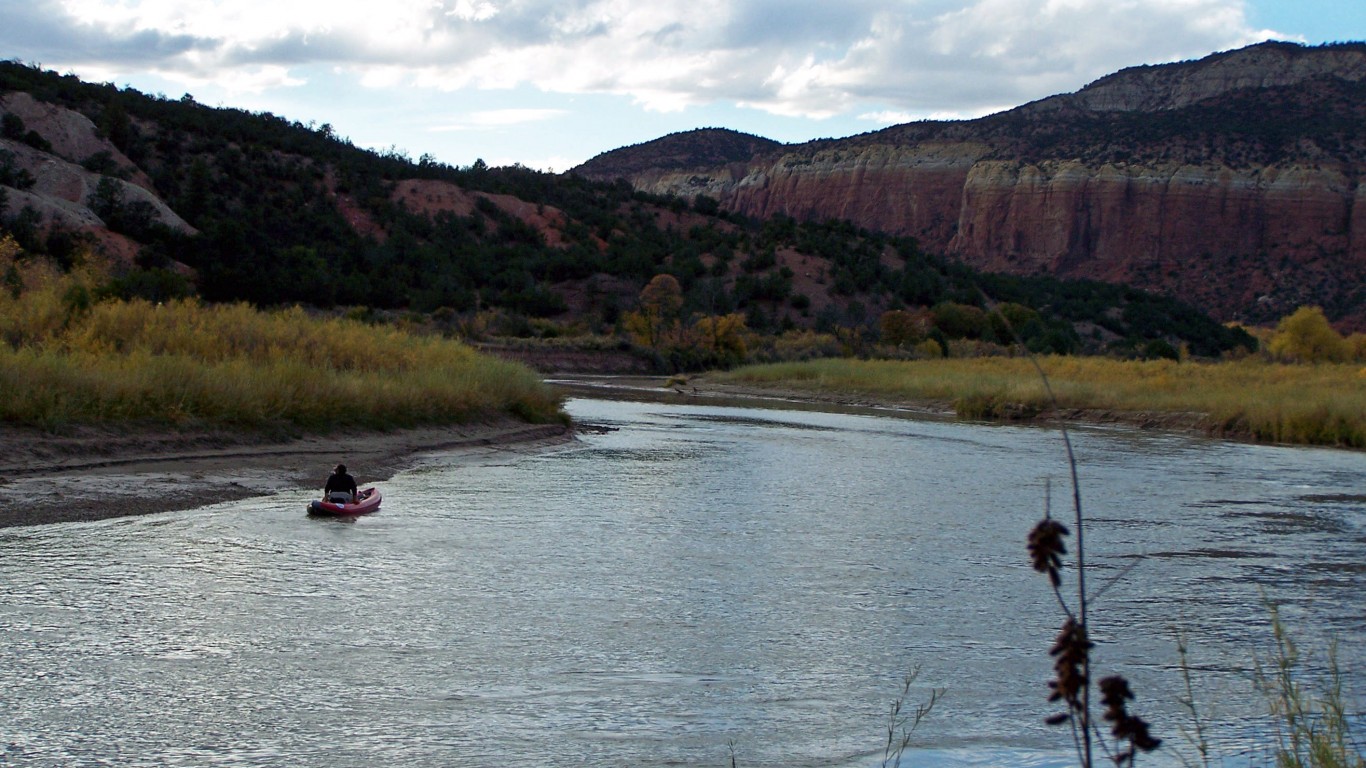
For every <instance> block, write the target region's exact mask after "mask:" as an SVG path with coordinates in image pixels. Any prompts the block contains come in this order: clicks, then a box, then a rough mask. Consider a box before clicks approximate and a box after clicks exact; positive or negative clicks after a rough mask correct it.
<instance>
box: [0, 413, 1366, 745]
mask: <svg viewBox="0 0 1366 768" xmlns="http://www.w3.org/2000/svg"><path fill="white" fill-rule="evenodd" d="M568 408H569V410H570V412H571V413H572V414H573V415H574V417H575V418H576V419H577V420H579V421H580V422H582V423H586V424H591V425H596V426H598V427H600V429H597V430H594V431H593V432H590V433H586V434H584V435H582V436H581V437H580V439H579V440H577V441H576V442H574V443H572V444H570V445H568V446H565V447H562V448H558V449H554V450H550V451H539V452H524V451H519V450H492V449H491V450H490V451H488V452H486V453H483V454H478V455H473V456H471V455H463V456H453V455H444V456H443V455H437V456H431V457H427V458H426V459H424V460H422V461H421V462H419V463H418V464H417V465H416V466H415V467H414V468H412V469H411V470H410V471H407V472H404V473H402V474H400V475H398V476H396V477H394V478H392V479H391V480H389V481H386V482H385V483H383V484H382V487H383V490H384V492H385V501H384V507H383V509H382V510H381V511H380V512H379V513H378V514H376V515H373V516H371V517H367V518H361V519H359V520H355V521H353V522H344V521H338V520H327V519H316V518H308V517H306V516H305V515H304V505H305V501H306V497H307V496H308V494H306V493H285V494H281V495H276V496H269V497H263V498H257V499H254V500H250V501H247V502H242V503H234V504H231V505H217V506H207V507H204V508H200V509H196V510H190V511H185V512H177V513H167V514H157V515H150V516H144V517H135V518H124V519H118V520H110V521H104V522H99V523H85V524H63V525H54V526H46V527H34V528H13V529H5V530H0V583H3V585H4V592H3V598H0V766H6V767H8V766H11V765H14V766H20V765H23V766H29V765H32V766H103V765H119V766H206V765H227V766H253V765H278V766H284V765H288V766H305V767H307V766H318V767H320V768H321V767H322V766H327V767H328V768H338V767H344V766H357V767H359V766H367V767H368V766H379V765H393V766H508V765H594V766H667V765H687V766H727V765H731V763H732V760H734V762H735V764H736V765H738V766H877V765H881V764H882V760H883V747H884V744H885V742H886V729H887V717H888V712H889V708H890V707H891V706H892V704H893V702H894V701H896V700H897V698H898V695H899V694H900V693H901V689H902V682H903V679H904V678H905V676H906V675H907V674H908V673H909V672H910V671H912V670H913V669H917V668H918V669H919V675H918V678H917V679H916V680H915V681H914V683H913V684H912V685H911V687H910V690H909V694H908V696H907V697H906V700H905V701H906V707H907V708H908V709H909V708H913V707H914V706H915V705H916V704H917V703H921V702H923V701H925V700H926V699H927V698H928V697H929V695H930V690H931V689H932V688H944V689H946V692H945V693H944V695H943V697H942V699H941V700H940V701H939V702H938V704H937V705H936V706H935V708H934V710H933V712H932V713H931V714H930V715H929V716H928V717H927V718H926V719H925V720H924V721H923V723H922V724H921V725H920V727H919V728H918V729H917V730H916V731H915V733H914V734H913V737H912V748H911V749H910V750H909V751H908V752H907V754H906V758H905V760H904V762H903V764H904V765H949V766H977V765H1022V766H1031V765H1039V766H1053V765H1059V766H1061V765H1069V764H1075V761H1074V760H1072V759H1071V753H1070V752H1069V745H1070V739H1069V738H1068V736H1067V735H1066V733H1065V732H1064V731H1063V730H1061V729H1058V728H1050V727H1047V726H1045V725H1044V724H1043V722H1042V721H1043V719H1044V718H1045V717H1046V716H1047V715H1050V714H1053V713H1054V712H1056V711H1057V708H1056V706H1055V705H1051V704H1048V703H1047V701H1046V698H1047V689H1046V683H1047V681H1048V680H1049V679H1050V676H1051V660H1050V658H1049V656H1048V653H1047V651H1048V648H1049V646H1050V644H1051V641H1052V638H1053V635H1054V634H1055V633H1056V631H1057V627H1058V626H1059V625H1060V624H1061V614H1060V612H1059V608H1058V606H1057V604H1056V601H1055V599H1054V597H1053V596H1052V594H1051V592H1050V591H1049V590H1048V588H1047V582H1046V579H1045V578H1044V577H1043V576H1040V575H1039V574H1036V573H1034V572H1033V571H1032V570H1031V569H1030V568H1029V566H1028V560H1027V557H1026V552H1025V547H1024V539H1025V534H1026V533H1027V532H1028V530H1029V529H1030V528H1031V527H1032V526H1033V524H1034V523H1035V522H1036V521H1037V520H1038V518H1039V517H1040V516H1041V514H1042V512H1043V509H1044V506H1045V498H1046V495H1047V494H1048V491H1047V489H1048V488H1049V486H1050V485H1051V489H1052V491H1051V495H1052V496H1053V500H1052V507H1053V510H1054V512H1055V513H1059V514H1060V515H1063V514H1065V515H1066V516H1069V517H1070V514H1071V512H1070V490H1069V488H1068V486H1067V476H1068V473H1067V465H1066V462H1065V458H1064V452H1063V445H1062V442H1061V439H1060V437H1059V435H1058V433H1057V432H1056V431H1054V430H1047V429H1042V428H1034V427H1008V426H990V425H971V424H961V423H954V422H945V421H937V420H927V419H923V418H921V419H917V418H910V417H906V416H904V415H897V414H891V413H883V414H869V413H859V414H854V413H827V412H816V411H803V410H794V409H784V408H767V409H759V408H738V407H722V406H706V405H687V404H669V403H643V402H622V401H607V400H594V399H573V400H571V401H570V402H569V403H568ZM1073 437H1074V442H1075V445H1076V448H1077V455H1078V459H1079V462H1080V467H1081V469H1080V472H1081V483H1082V494H1083V503H1084V506H1085V509H1086V510H1087V512H1088V515H1089V520H1090V522H1089V525H1088V527H1087V529H1086V545H1087V551H1088V556H1089V557H1090V560H1091V564H1092V566H1093V568H1092V569H1091V570H1090V579H1091V586H1092V592H1093V594H1096V593H1099V594H1098V595H1097V597H1096V598H1095V599H1094V600H1093V605H1092V611H1093V614H1092V624H1093V633H1094V635H1095V638H1096V639H1097V640H1098V641H1099V642H1100V645H1099V647H1098V649H1097V664H1098V668H1099V669H1098V674H1107V673H1111V672H1115V673H1121V674H1124V675H1126V676H1127V677H1128V678H1129V679H1130V681H1131V683H1132V685H1133V688H1134V690H1135V691H1136V693H1137V694H1138V699H1137V701H1135V702H1134V704H1133V711H1135V712H1137V713H1138V714H1140V715H1142V716H1144V717H1145V718H1146V719H1148V720H1149V722H1150V723H1151V724H1152V725H1153V728H1154V731H1155V732H1156V734H1157V735H1159V736H1161V737H1163V738H1165V739H1166V746H1165V747H1164V748H1163V749H1162V750H1160V751H1159V752H1158V753H1156V754H1155V755H1154V756H1153V757H1152V758H1151V759H1145V760H1141V761H1140V762H1141V763H1143V762H1146V763H1147V764H1149V765H1179V764H1181V760H1180V758H1181V757H1182V756H1183V755H1185V756H1188V757H1191V756H1193V755H1194V751H1193V749H1192V748H1191V747H1190V745H1189V744H1188V743H1187V742H1186V741H1185V740H1184V739H1183V738H1182V737H1181V736H1180V728H1181V727H1182V726H1183V725H1188V724H1189V723H1188V720H1187V719H1186V718H1185V716H1184V715H1185V710H1184V708H1183V707H1182V705H1181V704H1180V703H1179V701H1178V697H1179V696H1180V694H1181V693H1182V691H1183V689H1182V687H1181V674H1180V665H1179V663H1178V655H1177V652H1176V643H1175V640H1174V636H1175V633H1177V632H1183V633H1185V635H1186V636H1187V637H1188V639H1189V642H1190V646H1191V651H1190V665H1191V667H1192V668H1193V672H1192V674H1193V678H1194V683H1195V693H1196V700H1197V707H1198V709H1199V711H1200V712H1201V714H1202V715H1204V716H1206V717H1207V718H1208V719H1209V723H1208V725H1209V728H1210V733H1211V739H1212V745H1213V748H1214V751H1215V755H1216V756H1217V757H1219V758H1220V759H1221V760H1223V759H1227V761H1228V764H1248V763H1252V764H1263V763H1265V762H1266V753H1265V751H1264V750H1263V749H1262V747H1261V746H1260V745H1264V744H1265V743H1266V740H1265V734H1266V733H1267V732H1268V731H1267V729H1268V728H1269V727H1270V726H1269V723H1268V721H1267V719H1266V717H1265V715H1264V713H1265V711H1266V706H1265V704H1264V702H1263V700H1262V699H1261V698H1260V697H1259V696H1258V695H1257V694H1256V693H1255V691H1254V687H1253V682H1252V681H1253V677H1254V668H1255V659H1256V658H1258V657H1259V656H1260V657H1261V658H1263V659H1265V658H1266V654H1267V653H1268V651H1269V648H1270V632H1269V621H1268V611H1267V607H1266V604H1267V602H1268V601H1270V602H1274V603H1277V604H1279V605H1280V606H1281V609H1280V610H1281V612H1282V615H1283V616H1284V617H1285V619H1286V623H1287V624H1288V625H1289V626H1290V627H1291V628H1292V629H1293V630H1294V631H1295V632H1296V634H1297V636H1298V637H1299V639H1300V640H1301V645H1302V646H1303V647H1304V649H1305V650H1306V651H1307V652H1308V653H1310V654H1311V658H1310V660H1309V666H1310V669H1311V671H1313V670H1317V671H1320V672H1321V671H1322V669H1323V668H1324V659H1325V654H1324V650H1323V649H1324V644H1325V642H1326V640H1327V639H1328V638H1336V640H1337V642H1338V663H1339V666H1340V667H1341V668H1342V669H1343V671H1344V672H1345V673H1346V675H1347V681H1348V685H1349V687H1351V686H1352V684H1353V683H1354V682H1355V683H1357V685H1356V686H1355V691H1356V692H1357V693H1358V694H1360V693H1363V692H1366V687H1364V686H1362V685H1361V684H1360V683H1361V682H1362V681H1363V679H1364V678H1363V675H1362V672H1363V671H1366V645H1364V644H1363V640H1366V456H1363V454H1361V453H1359V452H1345V451H1330V450H1317V449H1305V448H1283V447H1267V446H1250V445H1241V444H1234V443H1227V442H1218V441H1212V440H1206V439H1198V438H1192V437H1187V436H1180V435H1172V434H1159V433H1138V432H1134V431H1128V430H1104V429H1078V430H1076V431H1075V432H1074V433H1073ZM355 469H356V470H358V474H359V475H361V479H362V480H364V477H363V475H364V468H362V467H357V468H355ZM1073 576H1074V574H1073V573H1072V572H1070V571H1069V572H1068V574H1067V580H1068V584H1069V585H1070V584H1072V583H1073V582H1072V578H1073ZM1358 701H1359V699H1358Z"/></svg>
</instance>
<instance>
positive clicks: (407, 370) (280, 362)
mask: <svg viewBox="0 0 1366 768" xmlns="http://www.w3.org/2000/svg"><path fill="white" fill-rule="evenodd" d="M3 255H4V254H3V253H0V271H5V272H7V274H8V275H9V279H8V280H7V284H8V285H7V288H6V289H5V290H4V292H3V293H0V339H3V341H4V342H5V343H0V391H2V392H5V393H6V396H5V397H3V398H0V423H8V424H18V425H36V426H41V427H45V428H48V429H59V428H61V427H63V426H65V425H69V424H93V423H106V424H107V423H119V422H152V423H162V424H174V425H195V426H229V427H246V428H253V429H267V430H287V431H297V430H299V429H305V430H323V431H326V430H330V429H335V428H341V427H362V428H370V429H389V428H397V427H413V426H421V425H433V424H450V423H465V422H470V421H474V420H478V419H480V418H486V417H490V416H494V415H497V414H512V415H515V416H517V417H519V418H522V419H525V420H529V421H549V420H563V419H564V418H565V417H564V415H563V412H562V410H561V408H560V400H559V397H558V396H557V395H555V394H554V393H553V392H552V390H551V389H550V388H549V387H548V386H546V385H545V384H544V383H543V382H542V381H541V380H540V377H538V376H537V375H536V374H535V373H534V372H532V371H531V370H530V369H528V368H526V367H525V366H522V365H520V364H518V363H513V362H509V361H505V360H500V359H498V358H493V357H488V356H485V355H481V354H479V353H477V352H475V351H474V350H472V349H470V348H469V347H467V346H465V345H464V344H462V343H459V342H456V341H451V340H447V339H442V338H438V337H433V336H421V335H415V334H410V333H405V332H402V331H399V330H397V329H394V328H390V327H383V326H370V325H366V324H363V323H359V322H355V321H350V320H345V319H338V318H315V317H311V316H309V315H308V314H307V313H305V312H304V311H303V310H301V309H298V308H292V309H286V310H282V311H276V312H262V311H258V310H255V309H253V308H251V307H249V306H246V305H240V304H239V305H206V304H202V303H200V302H198V301H193V300H188V301H176V302H171V303H167V304H164V305H155V304H151V303H149V302H146V301H140V300H138V301H114V300H106V301H95V300H93V298H92V295H91V288H90V286H91V285H92V284H93V283H95V282H96V280H95V277H92V276H90V275H83V274H81V273H80V271H79V270H78V271H77V272H74V273H71V274H60V273H58V272H55V271H53V270H51V269H50V268H48V267H44V266H43V265H41V264H16V262H15V261H14V260H13V259H12V258H11V259H10V260H9V262H8V263H6V260H5V259H4V258H3Z"/></svg>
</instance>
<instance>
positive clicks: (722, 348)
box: [693, 312, 748, 362]
mask: <svg viewBox="0 0 1366 768" xmlns="http://www.w3.org/2000/svg"><path fill="white" fill-rule="evenodd" d="M693 327H694V328H695V329H696V330H697V332H698V335H699V336H701V338H702V339H704V340H705V342H706V343H707V345H708V346H710V347H711V352H712V353H713V354H714V355H715V356H716V358H717V359H719V360H727V361H731V362H739V361H741V360H743V359H744V358H745V353H746V351H747V350H746V347H745V332H746V331H747V330H748V328H746V327H745V316H744V315H743V314H741V313H739V312H732V313H730V314H728V315H719V316H718V315H706V316H704V317H702V318H699V319H698V321H697V323H696V324H695V325H694V326H693Z"/></svg>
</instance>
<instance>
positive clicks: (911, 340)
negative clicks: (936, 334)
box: [878, 309, 933, 347]
mask: <svg viewBox="0 0 1366 768" xmlns="http://www.w3.org/2000/svg"><path fill="white" fill-rule="evenodd" d="M932 325H933V318H931V317H930V316H929V313H927V312H923V311H920V312H908V311H906V310H904V309H889V310H887V311H886V312H883V313H882V317H880V318H879V319H878V326H879V329H880V330H881V331H882V343H883V344H889V345H891V346H894V347H904V346H907V345H910V344H915V343H917V342H919V341H921V340H923V339H924V338H925V336H926V334H928V333H929V331H930V327H931V326H932Z"/></svg>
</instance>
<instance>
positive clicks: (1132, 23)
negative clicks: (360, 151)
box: [0, 0, 1366, 171]
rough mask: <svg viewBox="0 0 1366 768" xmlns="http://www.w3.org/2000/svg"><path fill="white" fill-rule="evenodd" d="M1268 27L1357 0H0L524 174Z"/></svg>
mask: <svg viewBox="0 0 1366 768" xmlns="http://www.w3.org/2000/svg"><path fill="white" fill-rule="evenodd" d="M1268 39H1276V40H1289V41H1295V42H1301V43H1307V44H1314V45H1317V44H1321V43H1325V42H1338V41H1346V40H1366V2H1363V1H1362V0H386V2H383V3H377V2H350V1H348V0H0V59H12V60H18V61H22V62H26V63H29V64H34V65H38V66H41V67H42V68H44V69H49V70H55V71H57V72H60V73H63V74H68V73H74V74H75V75H77V76H79V77H80V78H82V79H83V80H86V81H90V82H97V83H114V84H115V85H118V86H120V87H132V88H135V89H137V90H139V91H142V92H143V93H147V94H154V95H161V96H165V97H167V98H172V99H178V98H181V97H183V96H184V95H186V94H188V95H190V96H191V97H192V98H194V99H195V100H196V101H198V102H199V103H201V104H205V105H208V106H214V107H231V108H236V109H245V110H248V111H251V112H269V113H272V114H275V115H277V116H280V117H283V118H286V119H289V120H292V121H297V122H299V123H302V124H304V125H312V126H314V127H317V128H321V127H322V126H323V125H328V126H331V127H332V129H333V131H334V132H335V133H336V134H337V135H339V136H342V137H345V138H347V139H349V140H350V141H351V142H352V143H354V144H356V145H357V146H362V147H367V148H372V149H376V150H380V151H389V152H396V153H400V154H404V155H407V156H408V157H410V158H412V159H413V160H418V159H419V158H421V157H422V156H424V155H429V156H430V157H432V158H434V159H435V160H436V161H438V162H442V163H447V164H449V165H453V166H467V165H470V164H472V163H474V162H475V161H476V160H483V161H484V162H485V163H487V164H489V165H512V164H514V163H519V164H521V165H524V166H527V167H530V168H536V169H540V170H548V171H564V170H568V169H570V168H572V167H574V166H576V165H578V164H579V163H582V162H584V161H586V160H588V159H590V158H592V157H593V156H595V155H598V154H600V153H602V152H607V151H610V150H613V149H617V148H620V147H624V146H629V145H633V144H639V143H642V142H646V141H650V140H653V139H657V138H659V137H661V136H664V135H667V134H670V133H674V132H678V131H687V130H692V129H695V128H730V129H734V130H737V131H743V132H745V133H751V134H755V135H759V136H763V137H765V138H769V139H774V140H777V141H781V142H789V143H796V142H803V141H808V140H811V139H817V138H830V137H845V136H852V135H856V134H859V133H865V132H867V131H873V130H878V129H881V128H885V127H887V126H889V125H895V124H899V123H905V122H910V121H913V120H925V119H936V120H938V119H970V118H974V117H980V116H982V115H986V114H991V113H993V112H999V111H1001V110H1004V109H1009V108H1011V107H1015V106H1019V105H1020V104H1024V103H1027V102H1029V101H1033V100H1036V99H1040V98H1044V97H1047V96H1051V95H1054V94H1058V93H1070V92H1072V91H1076V90H1078V89H1080V88H1081V87H1083V86H1084V85H1086V84H1087V83H1089V82H1091V81H1093V80H1095V79H1097V78H1099V77H1102V76H1104V75H1107V74H1110V73H1111V72H1115V71H1118V70H1120V69H1123V68H1124V67H1130V66H1137V65H1141V64H1161V63H1166V62H1171V61H1182V60H1190V59H1197V58H1201V57H1203V56H1206V55H1208V54H1210V53H1214V52H1217V51H1225V50H1231V49H1234V48H1240V47H1243V46H1245V45H1250V44H1253V43H1257V42H1261V41H1264V40H1268Z"/></svg>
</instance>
